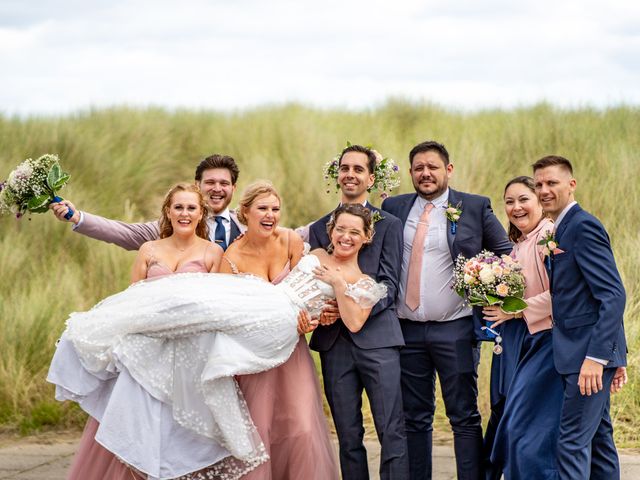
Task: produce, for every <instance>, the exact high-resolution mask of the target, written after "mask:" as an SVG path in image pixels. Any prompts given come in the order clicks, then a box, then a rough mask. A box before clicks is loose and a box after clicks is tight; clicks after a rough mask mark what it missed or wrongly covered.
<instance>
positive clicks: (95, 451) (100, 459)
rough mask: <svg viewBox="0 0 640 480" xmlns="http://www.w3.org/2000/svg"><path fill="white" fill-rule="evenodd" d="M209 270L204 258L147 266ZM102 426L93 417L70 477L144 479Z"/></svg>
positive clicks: (158, 271)
mask: <svg viewBox="0 0 640 480" xmlns="http://www.w3.org/2000/svg"><path fill="white" fill-rule="evenodd" d="M208 271H209V270H208V269H207V266H206V264H205V262H204V259H203V260H191V261H189V262H185V263H184V264H183V265H180V266H179V267H178V268H177V269H176V271H175V272H174V271H173V270H171V269H170V268H169V267H168V266H166V265H164V264H162V263H160V262H158V261H157V260H152V261H151V262H150V263H149V267H148V268H147V279H150V278H158V277H163V276H165V275H172V274H174V273H184V272H204V273H206V272H208ZM99 426H100V424H99V423H98V421H97V420H95V419H94V418H91V417H89V420H88V421H87V424H86V426H85V427H84V432H82V437H81V438H80V444H79V445H78V451H77V452H76V454H75V456H74V458H73V462H72V463H71V468H70V470H69V474H68V476H67V478H68V479H69V480H144V479H145V478H146V475H142V474H140V473H138V472H137V471H136V470H134V469H133V468H131V467H130V466H128V465H126V464H125V463H123V462H121V461H120V460H118V458H117V457H116V456H115V455H114V454H113V453H111V452H110V451H109V450H107V449H106V448H104V447H103V446H102V445H100V444H99V443H98V442H96V441H95V436H96V432H97V431H98V427H99Z"/></svg>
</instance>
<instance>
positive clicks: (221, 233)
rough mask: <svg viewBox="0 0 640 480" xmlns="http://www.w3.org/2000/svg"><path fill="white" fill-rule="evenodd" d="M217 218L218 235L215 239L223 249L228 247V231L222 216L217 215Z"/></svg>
mask: <svg viewBox="0 0 640 480" xmlns="http://www.w3.org/2000/svg"><path fill="white" fill-rule="evenodd" d="M215 220H216V236H215V240H216V243H217V244H218V245H220V246H221V247H222V250H226V249H227V232H226V230H225V229H224V225H223V224H222V217H215Z"/></svg>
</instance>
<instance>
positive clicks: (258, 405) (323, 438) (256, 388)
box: [68, 261, 339, 480]
mask: <svg viewBox="0 0 640 480" xmlns="http://www.w3.org/2000/svg"><path fill="white" fill-rule="evenodd" d="M206 271H207V269H206V267H205V265H204V262H203V261H191V262H187V263H186V264H184V265H182V266H180V268H179V269H178V270H177V271H176V272H172V271H171V270H170V269H169V268H168V267H166V266H165V265H163V264H161V263H158V262H153V261H152V262H151V263H150V265H149V268H148V271H147V278H154V277H160V276H164V275H170V274H172V273H182V272H206ZM289 271H290V268H289V264H288V263H287V265H286V266H285V268H284V269H283V271H282V272H281V273H280V274H279V275H278V276H277V277H276V278H275V279H274V280H273V282H272V283H274V284H275V283H279V282H280V281H281V280H282V279H283V278H284V277H286V276H287V274H288V273H289ZM237 380H238V384H239V386H240V389H241V391H242V393H243V395H244V398H245V401H246V403H247V406H248V408H249V412H250V413H251V417H252V419H253V422H254V424H255V425H256V428H257V429H258V432H259V434H260V437H261V438H262V441H263V443H264V445H265V447H266V449H267V452H268V453H269V455H270V457H271V459H270V461H269V462H266V463H264V464H262V465H260V466H259V467H258V468H256V469H255V470H253V471H252V472H250V473H249V474H247V475H245V476H244V477H242V478H243V479H244V480H294V479H305V480H307V479H308V480H314V479H315V480H332V479H336V480H337V479H338V478H339V475H338V465H337V462H336V456H335V452H334V449H333V445H332V443H331V440H330V437H329V431H328V427H327V420H326V418H325V416H324V412H323V408H322V400H321V398H322V397H321V394H320V385H319V382H318V378H317V375H316V371H315V366H314V363H313V359H312V358H311V354H310V352H309V347H308V346H307V343H306V341H305V339H304V337H300V340H299V342H298V344H297V346H296V348H295V350H294V352H293V354H292V355H291V357H290V358H289V359H288V360H287V361H286V362H285V363H284V364H282V365H280V366H279V367H277V368H274V369H272V370H268V371H265V372H261V373H257V374H253V375H245V376H240V377H238V378H237ZM98 427H99V423H98V422H97V421H96V420H95V419H93V418H89V420H88V422H87V425H86V427H85V430H84V432H83V435H82V438H81V440H80V445H79V448H78V451H77V453H76V455H75V458H74V461H73V463H72V466H71V469H70V472H69V476H68V478H69V479H70V480H143V479H144V478H145V476H143V475H141V474H139V473H138V472H136V471H135V470H133V469H132V468H131V467H129V466H128V465H125V464H124V463H122V462H121V461H120V460H118V459H117V457H116V456H115V455H113V454H112V453H111V452H110V451H109V450H107V449H105V448H104V447H102V446H101V445H100V444H99V443H97V442H96V441H95V434H96V431H97V430H98ZM200 473H201V474H203V476H205V477H206V476H207V469H205V470H203V471H202V472H200ZM207 478H208V477H207Z"/></svg>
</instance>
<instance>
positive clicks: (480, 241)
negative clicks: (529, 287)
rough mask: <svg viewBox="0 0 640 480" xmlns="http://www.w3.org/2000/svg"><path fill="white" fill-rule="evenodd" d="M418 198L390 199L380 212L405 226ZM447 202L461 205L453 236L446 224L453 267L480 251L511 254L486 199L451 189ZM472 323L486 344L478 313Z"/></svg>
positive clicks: (408, 194) (411, 195)
mask: <svg viewBox="0 0 640 480" xmlns="http://www.w3.org/2000/svg"><path fill="white" fill-rule="evenodd" d="M417 198H418V194H417V193H407V194H404V195H398V196H396V197H390V198H387V199H386V200H385V201H384V202H382V208H383V210H386V211H388V212H390V213H393V214H394V215H395V216H397V217H398V218H399V219H400V220H401V221H402V224H403V225H404V224H405V223H406V221H407V217H408V216H409V212H410V211H411V207H412V206H413V204H414V202H415V201H416V199H417ZM448 201H449V203H450V204H451V205H454V206H455V205H460V207H459V208H460V209H461V210H462V214H461V215H460V220H458V222H457V225H456V233H455V234H454V233H452V229H451V222H450V221H449V220H447V242H448V244H449V251H450V252H451V258H452V259H453V261H454V263H455V261H456V258H457V257H458V255H459V254H462V255H463V256H464V257H465V258H471V257H474V256H475V255H477V254H479V253H480V252H481V251H482V250H489V251H491V252H493V253H495V254H497V255H503V254H508V253H510V252H511V250H512V248H513V245H512V244H511V242H510V241H509V238H508V236H507V233H506V232H505V230H504V228H503V227H502V225H501V224H500V222H499V221H498V219H497V218H496V216H495V215H494V213H493V210H492V209H491V201H490V200H489V199H488V198H487V197H482V196H480V195H473V194H470V193H464V192H458V191H456V190H453V189H452V188H450V189H449V199H448ZM402 301H404V300H402ZM474 323H475V325H474V330H475V333H476V337H477V338H479V339H483V340H487V337H486V336H485V335H484V334H483V333H482V331H481V330H480V327H481V325H483V323H482V314H481V310H480V309H474Z"/></svg>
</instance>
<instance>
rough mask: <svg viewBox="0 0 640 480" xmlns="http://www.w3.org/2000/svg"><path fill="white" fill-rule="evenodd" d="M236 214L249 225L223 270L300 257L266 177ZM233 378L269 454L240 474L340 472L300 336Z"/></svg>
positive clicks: (278, 276) (280, 267)
mask: <svg viewBox="0 0 640 480" xmlns="http://www.w3.org/2000/svg"><path fill="white" fill-rule="evenodd" d="M238 219H239V220H240V221H241V222H242V223H244V224H245V225H247V232H246V234H245V235H244V236H243V237H242V238H240V239H239V240H237V241H236V242H234V243H233V244H232V245H231V246H230V247H229V248H228V249H227V251H226V252H225V254H224V258H223V262H222V264H221V266H220V272H228V273H234V274H239V273H246V274H252V275H256V276H259V277H261V278H264V279H266V280H268V281H270V282H271V283H274V284H275V283H278V282H280V281H281V280H282V279H283V278H284V277H286V276H287V274H288V273H289V271H290V270H291V269H292V268H293V267H294V266H295V265H296V264H297V263H298V261H299V260H300V258H301V257H302V254H303V243H302V241H301V240H300V237H299V236H298V235H297V234H295V233H294V232H293V231H292V230H288V229H284V228H280V227H278V222H279V219H280V196H279V195H278V193H277V191H276V190H275V188H274V187H273V186H272V185H271V184H270V183H268V182H256V183H254V184H253V185H251V186H249V187H248V188H247V190H246V191H245V193H244V195H243V197H242V199H241V200H240V208H239V212H238ZM313 324H315V322H313ZM237 380H238V384H239V386H240V390H241V391H242V393H243V395H244V399H245V401H246V402H247V406H248V408H249V412H250V413H251V418H252V420H253V422H254V424H255V426H256V428H257V429H258V433H259V434H260V437H261V438H262V441H263V442H264V445H265V447H266V450H267V453H268V454H269V456H270V460H269V461H268V462H266V463H263V464H262V465H260V466H259V467H258V468H256V469H255V470H253V471H251V472H250V473H248V474H247V475H245V476H244V477H242V478H243V479H245V480H294V479H305V480H314V479H316V480H332V479H338V478H339V476H338V465H337V462H336V457H335V453H334V449H333V445H332V443H331V441H330V437H329V431H328V426H327V420H326V418H325V416H324V412H323V408H322V397H321V395H320V385H319V382H318V378H317V375H316V370H315V365H314V363H313V359H312V358H311V354H310V352H309V347H308V346H307V342H306V340H305V337H304V336H301V337H300V339H299V341H298V344H297V346H296V348H295V350H294V351H293V354H292V355H291V357H290V358H289V359H288V360H287V361H286V362H285V363H283V364H282V365H280V366H279V367H276V368H274V369H271V370H268V371H265V372H261V373H256V374H252V375H243V376H239V377H237Z"/></svg>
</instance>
